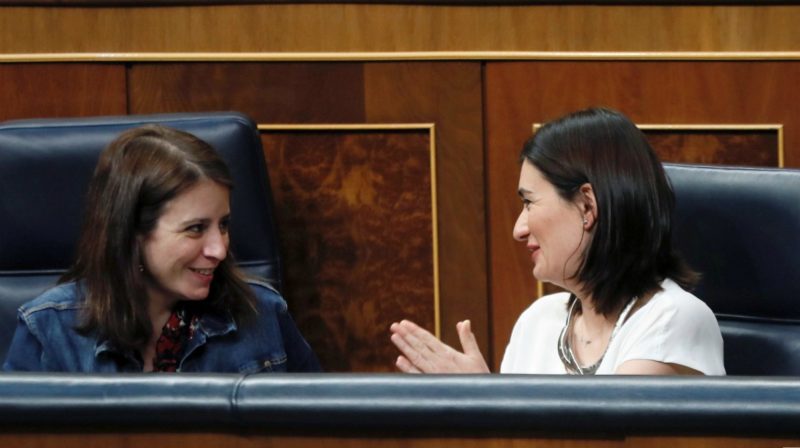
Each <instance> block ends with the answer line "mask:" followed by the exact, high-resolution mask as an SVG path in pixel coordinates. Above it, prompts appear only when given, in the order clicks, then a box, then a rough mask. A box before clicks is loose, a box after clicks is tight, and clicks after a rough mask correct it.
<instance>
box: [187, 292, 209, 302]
mask: <svg viewBox="0 0 800 448" xmlns="http://www.w3.org/2000/svg"><path fill="white" fill-rule="evenodd" d="M208 293H209V290H208V289H206V290H203V291H192V292H190V293H188V294H183V297H184V300H193V301H200V300H206V299H207V298H208Z"/></svg>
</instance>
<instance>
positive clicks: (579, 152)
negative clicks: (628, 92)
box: [520, 108, 698, 315]
mask: <svg viewBox="0 0 800 448" xmlns="http://www.w3.org/2000/svg"><path fill="white" fill-rule="evenodd" d="M520 159H521V161H523V162H524V161H525V160H527V161H529V162H530V163H532V164H533V165H534V166H535V167H536V168H537V169H538V170H539V171H540V172H541V173H542V174H543V175H544V176H545V178H546V179H547V180H548V181H549V182H550V183H552V184H553V185H554V186H555V188H556V190H557V191H558V194H559V195H560V196H561V197H562V198H563V199H565V200H569V201H572V200H573V199H575V195H576V194H578V192H579V189H580V187H581V186H582V185H584V184H586V183H588V184H590V185H591V186H592V189H593V190H594V194H595V198H596V201H597V221H596V224H595V226H596V227H595V232H594V237H593V240H592V241H591V242H590V244H589V246H587V248H586V250H585V252H584V253H583V254H580V255H581V258H582V260H581V264H580V267H579V268H578V270H577V272H575V273H574V274H572V277H571V278H574V279H576V280H577V281H578V282H580V283H581V284H582V285H583V286H584V288H585V289H586V290H588V291H591V292H592V298H593V301H594V306H595V308H596V309H597V311H598V312H600V313H603V314H605V315H610V314H612V313H614V312H617V311H619V309H620V308H621V307H622V306H623V304H624V303H625V302H627V301H628V300H629V299H630V298H631V297H634V296H642V295H644V294H645V293H647V292H649V291H654V290H655V291H657V290H659V289H660V283H661V281H662V280H664V279H665V278H671V279H673V280H674V281H675V282H677V283H678V284H680V285H681V286H682V287H684V288H687V289H689V288H691V287H692V286H693V285H694V284H695V283H696V281H697V279H698V274H697V273H695V272H693V271H692V270H691V269H689V267H688V266H687V265H686V263H685V262H684V261H683V260H682V259H681V258H680V257H679V256H678V255H677V254H676V253H675V251H674V249H673V247H672V212H673V209H674V208H675V196H674V194H673V191H672V187H671V186H670V184H669V181H668V179H667V176H666V174H665V173H664V168H663V166H662V165H661V162H660V161H659V159H658V157H657V156H656V154H655V152H654V151H653V149H652V147H651V146H650V144H649V143H648V142H647V139H646V138H645V136H644V134H643V133H642V132H641V131H640V130H639V129H638V128H637V127H636V125H634V124H633V123H632V122H631V121H630V120H629V119H628V118H627V117H626V116H624V115H623V114H621V113H619V112H616V111H613V110H609V109H603V108H593V109H586V110H583V111H579V112H575V113H572V114H569V115H566V116H564V117H562V118H559V119H557V120H554V121H551V122H549V123H547V124H545V125H544V126H542V127H541V128H540V129H539V130H538V131H537V132H536V133H535V134H534V135H533V136H532V137H531V138H530V139H529V140H528V141H527V142H525V144H524V145H523V149H522V154H521V156H520ZM572 300H574V297H573V298H572V299H571V300H570V303H571V302H572Z"/></svg>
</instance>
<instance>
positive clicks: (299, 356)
mask: <svg viewBox="0 0 800 448" xmlns="http://www.w3.org/2000/svg"><path fill="white" fill-rule="evenodd" d="M284 303H285V302H284ZM278 321H279V324H280V327H281V336H282V337H283V344H284V348H285V349H286V356H287V358H288V359H287V370H288V371H289V372H321V371H322V367H320V365H319V361H318V360H317V356H316V355H315V354H314V351H313V350H311V346H310V345H309V344H308V342H306V340H305V338H303V335H301V334H300V330H298V329H297V325H295V323H294V319H292V316H291V315H289V311H288V309H287V308H286V306H285V305H284V306H283V307H281V309H279V310H278Z"/></svg>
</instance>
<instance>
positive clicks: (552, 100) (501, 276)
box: [485, 61, 800, 363]
mask: <svg viewBox="0 0 800 448" xmlns="http://www.w3.org/2000/svg"><path fill="white" fill-rule="evenodd" d="M798 79H800V63H797V62H791V61H787V62H517V63H512V62H509V63H501V62H497V63H487V67H486V78H485V90H486V97H485V101H486V103H485V105H486V133H487V148H486V151H487V178H488V187H487V192H488V197H489V203H488V220H489V221H488V222H489V247H490V249H491V251H490V257H489V260H490V262H489V269H490V271H489V272H490V274H489V277H490V284H491V285H492V288H491V297H492V298H491V303H492V307H493V309H492V313H493V319H492V324H493V327H492V343H493V346H494V347H495V349H496V350H497V353H498V356H496V357H495V362H496V363H497V362H499V360H500V359H502V351H503V350H502V348H503V347H505V344H506V343H507V341H508V338H509V336H510V333H511V328H512V326H513V324H514V322H515V321H516V318H517V317H518V316H519V314H520V313H521V312H522V310H523V309H524V308H526V307H527V306H528V305H529V304H530V302H531V300H532V299H533V298H534V297H535V296H536V289H535V282H534V280H533V278H532V277H531V266H530V262H529V259H528V257H527V253H526V251H525V250H524V247H523V246H522V245H521V244H519V243H517V242H515V241H514V240H513V239H512V238H511V229H512V227H513V225H514V222H515V220H516V218H517V216H518V213H519V211H520V203H519V199H518V198H517V195H516V189H517V178H518V176H519V164H518V162H517V160H518V159H517V158H518V156H519V151H520V149H521V147H522V143H523V141H524V140H525V139H526V138H527V137H528V136H529V135H530V133H531V125H532V124H533V123H542V122H545V121H548V120H550V119H553V118H556V117H558V116H561V115H563V114H565V113H567V112H570V111H574V110H578V109H583V108H586V107H589V106H597V105H603V106H607V107H612V108H615V109H618V110H620V111H622V112H624V113H626V114H627V115H628V116H630V117H631V119H633V120H634V121H635V122H637V123H658V124H698V125H702V124H759V123H763V124H783V125H784V130H785V133H784V139H785V140H784V144H785V163H786V166H787V167H800V91H798V90H797V89H796V88H794V87H793V86H794V85H795V84H796V83H797V80H798ZM751 156H752V155H751V154H749V153H748V152H746V151H745V152H741V151H737V150H736V148H732V150H731V151H730V152H728V153H726V154H725V157H724V160H725V161H727V162H729V163H741V164H748V163H752V161H753V157H751ZM718 158H719V157H718Z"/></svg>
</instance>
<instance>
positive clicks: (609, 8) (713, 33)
mask: <svg viewBox="0 0 800 448" xmlns="http://www.w3.org/2000/svg"><path fill="white" fill-rule="evenodd" d="M797 23H800V6H798V5H783V6H775V5H773V6H735V5H734V6H686V5H684V6H664V5H658V6H626V5H606V6H598V5H527V6H491V7H482V6H426V5H396V4H395V5H392V4H368V3H365V4H279V5H277V4H273V5H217V6H195V7H188V6H174V7H67V6H59V7H47V6H38V7H35V6H31V7H0V54H2V53H51V52H54V53H63V52H105V53H109V52H209V51H213V52H364V51H369V52H398V51H797V49H798V48H800V32H798V30H797ZM87 30H91V32H87Z"/></svg>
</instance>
